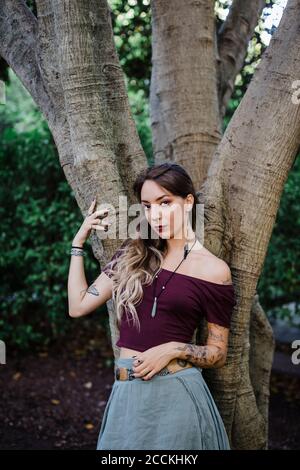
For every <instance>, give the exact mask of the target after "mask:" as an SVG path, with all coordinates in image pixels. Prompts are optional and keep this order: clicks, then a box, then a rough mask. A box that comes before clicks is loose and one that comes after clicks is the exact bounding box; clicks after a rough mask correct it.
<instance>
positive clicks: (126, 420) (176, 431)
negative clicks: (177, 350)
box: [97, 358, 230, 450]
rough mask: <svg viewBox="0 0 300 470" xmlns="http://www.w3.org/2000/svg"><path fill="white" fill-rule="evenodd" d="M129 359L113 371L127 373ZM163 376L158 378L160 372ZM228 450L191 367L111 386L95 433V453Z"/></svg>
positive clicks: (215, 414)
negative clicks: (113, 451)
mask: <svg viewBox="0 0 300 470" xmlns="http://www.w3.org/2000/svg"><path fill="white" fill-rule="evenodd" d="M133 361H134V358H118V359H117V360H116V361H115V364H116V366H119V367H132V363H133ZM162 374H163V372H162ZM195 449H196V450H230V445H229V440H228V436H227V433H226V430H225V427H224V423H223V421H222V418H221V415H220V413H219V411H218V409H217V406H216V403H215V401H214V399H213V397H212V395H211V393H210V390H209V388H208V386H207V384H206V382H205V380H204V378H203V376H202V369H201V368H199V367H196V366H194V367H190V368H188V369H182V370H179V371H177V372H175V373H173V374H168V375H159V373H158V374H156V375H154V376H153V377H152V378H151V379H150V380H146V381H145V380H142V379H141V378H140V377H137V378H135V379H133V380H125V381H120V380H115V381H114V384H113V386H112V390H111V393H110V396H109V399H108V401H107V404H106V407H105V410H104V414H103V418H102V423H101V427H100V432H99V437H98V442H97V450H195Z"/></svg>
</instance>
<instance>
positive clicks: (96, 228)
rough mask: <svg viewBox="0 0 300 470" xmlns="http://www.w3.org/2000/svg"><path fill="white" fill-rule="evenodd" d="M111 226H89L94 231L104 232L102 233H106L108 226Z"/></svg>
mask: <svg viewBox="0 0 300 470" xmlns="http://www.w3.org/2000/svg"><path fill="white" fill-rule="evenodd" d="M110 225H111V224H106V225H99V224H98V225H94V224H92V225H91V228H92V229H94V230H104V232H107V230H108V229H109V226H110Z"/></svg>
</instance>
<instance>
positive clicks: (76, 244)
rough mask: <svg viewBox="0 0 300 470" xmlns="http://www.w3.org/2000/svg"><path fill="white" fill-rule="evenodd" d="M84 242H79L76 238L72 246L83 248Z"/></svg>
mask: <svg viewBox="0 0 300 470" xmlns="http://www.w3.org/2000/svg"><path fill="white" fill-rule="evenodd" d="M83 245H84V242H83V241H82V240H79V239H78V238H74V239H73V241H72V246H78V247H79V248H83Z"/></svg>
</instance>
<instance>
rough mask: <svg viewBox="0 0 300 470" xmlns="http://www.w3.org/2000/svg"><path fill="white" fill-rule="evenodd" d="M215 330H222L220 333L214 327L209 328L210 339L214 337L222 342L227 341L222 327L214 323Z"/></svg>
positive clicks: (214, 339)
mask: <svg viewBox="0 0 300 470" xmlns="http://www.w3.org/2000/svg"><path fill="white" fill-rule="evenodd" d="M214 330H220V333H219V332H217V331H213V330H212V328H209V329H208V339H212V340H213V341H219V342H220V343H224V344H225V343H226V341H225V338H224V335H223V334H222V327H221V326H218V325H216V324H214Z"/></svg>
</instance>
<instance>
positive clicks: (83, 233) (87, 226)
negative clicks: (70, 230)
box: [73, 199, 111, 245]
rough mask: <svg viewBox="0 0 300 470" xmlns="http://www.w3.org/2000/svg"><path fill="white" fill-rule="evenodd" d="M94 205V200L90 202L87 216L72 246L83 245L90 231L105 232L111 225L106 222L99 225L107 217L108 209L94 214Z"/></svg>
mask: <svg viewBox="0 0 300 470" xmlns="http://www.w3.org/2000/svg"><path fill="white" fill-rule="evenodd" d="M95 204H96V199H94V200H93V201H92V204H91V205H90V207H89V209H88V215H87V216H86V218H85V219H84V221H83V223H82V225H81V227H80V229H79V230H78V232H77V234H76V235H75V237H74V240H73V245H75V244H80V245H83V244H84V242H85V241H86V240H87V238H88V237H89V236H90V233H91V230H92V229H95V230H104V231H105V232H107V230H108V226H109V225H111V223H108V222H106V223H105V224H104V225H101V223H102V219H104V218H105V217H106V216H107V215H108V212H109V209H101V210H99V211H95V212H94V209H95Z"/></svg>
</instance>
